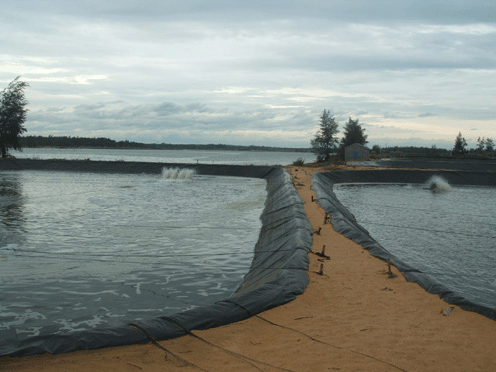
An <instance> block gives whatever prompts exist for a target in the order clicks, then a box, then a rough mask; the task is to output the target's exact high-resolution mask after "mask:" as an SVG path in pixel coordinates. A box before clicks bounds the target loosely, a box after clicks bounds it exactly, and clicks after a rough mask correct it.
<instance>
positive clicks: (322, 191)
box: [312, 170, 496, 320]
mask: <svg viewBox="0 0 496 372" xmlns="http://www.w3.org/2000/svg"><path fill="white" fill-rule="evenodd" d="M434 175H437V176H441V177H443V178H444V179H446V180H447V181H448V182H449V183H450V184H453V185H480V186H495V185H496V173H494V172H487V173H485V172H464V171H453V172H451V171H435V172H434V171H421V170H362V171H335V172H328V173H315V174H313V175H312V189H313V190H314V191H315V194H316V196H317V203H319V205H320V206H321V207H322V208H324V210H325V211H327V213H329V215H331V216H332V225H333V227H334V229H335V230H336V231H337V232H339V233H341V234H343V235H344V236H346V237H347V238H349V239H351V240H353V241H355V242H357V243H358V244H360V245H361V246H363V247H364V248H365V249H367V250H368V251H369V252H370V254H371V255H372V256H375V257H378V258H381V259H383V260H385V261H386V260H391V263H392V264H393V265H394V266H396V267H397V268H398V270H399V271H400V272H401V273H402V274H403V276H404V277H405V279H406V280H407V281H409V282H414V283H418V284H419V285H420V286H421V287H422V288H424V289H425V290H426V291H427V292H429V293H434V294H437V295H439V297H441V298H442V299H444V300H445V301H446V302H448V303H449V304H453V305H458V306H460V307H461V308H463V309H465V310H470V311H474V312H477V313H479V314H482V315H484V316H486V317H488V318H490V319H493V320H496V310H495V309H491V308H489V307H486V306H482V305H478V304H475V303H473V302H471V301H468V300H467V299H465V298H463V297H461V296H459V295H457V294H456V293H454V292H452V291H450V290H449V289H448V288H446V287H445V286H443V285H441V284H439V283H436V282H435V281H434V279H432V278H431V277H430V276H429V275H427V274H424V273H422V272H421V271H419V270H417V269H415V268H413V267H411V266H409V265H408V264H407V263H405V262H403V261H402V260H400V259H399V258H397V257H396V256H394V255H393V254H391V253H390V252H389V251H387V250H386V249H385V248H384V247H383V246H381V245H380V244H379V243H378V242H376V241H375V240H374V239H373V238H372V237H371V236H370V234H369V233H368V231H367V230H366V229H364V228H363V227H362V226H360V225H359V224H358V223H357V221H356V219H355V216H354V215H353V214H352V213H351V212H350V211H348V209H346V207H345V206H344V205H342V204H341V203H340V202H339V200H338V199H337V197H336V195H335V194H334V192H333V185H334V184H336V183H349V182H356V183H366V182H377V183H387V182H390V183H426V182H427V181H428V180H429V178H430V177H432V176H434Z"/></svg>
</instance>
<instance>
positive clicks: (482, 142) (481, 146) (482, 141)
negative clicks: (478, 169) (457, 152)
mask: <svg viewBox="0 0 496 372" xmlns="http://www.w3.org/2000/svg"><path fill="white" fill-rule="evenodd" d="M485 146H486V140H485V139H484V137H482V139H481V138H480V137H479V138H477V152H483V151H484V147H485Z"/></svg>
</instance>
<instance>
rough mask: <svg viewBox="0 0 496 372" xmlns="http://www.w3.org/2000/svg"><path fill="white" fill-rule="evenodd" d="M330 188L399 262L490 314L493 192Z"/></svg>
mask: <svg viewBox="0 0 496 372" xmlns="http://www.w3.org/2000/svg"><path fill="white" fill-rule="evenodd" d="M425 188H426V186H425V185H390V184H388V185H378V184H368V185H363V184H362V185H360V184H354V185H352V184H342V185H335V187H334V191H335V194H336V196H337V197H338V199H339V200H340V201H341V203H343V205H345V206H346V207H347V208H348V209H349V210H350V211H351V212H352V213H353V214H354V215H355V217H356V219H357V221H358V223H359V224H360V225H362V226H363V227H365V228H366V229H367V230H368V231H369V233H370V235H371V236H372V237H373V238H374V239H375V240H376V241H378V242H379V243H380V244H381V245H382V246H383V247H384V248H386V249H387V250H388V251H389V252H391V253H393V254H394V255H395V256H397V257H398V258H400V259H402V260H403V261H404V262H406V263H408V264H410V265H411V266H412V267H414V268H417V269H419V270H421V271H423V272H425V273H427V274H429V275H431V276H432V277H433V278H434V279H435V280H436V281H437V282H439V283H441V284H444V285H445V286H446V287H448V288H449V289H451V290H452V291H454V292H456V293H458V294H460V295H462V296H463V297H465V298H467V299H468V300H471V301H472V302H474V303H478V304H481V305H485V306H488V307H491V308H493V309H496V244H495V241H496V214H495V212H494V207H495V206H496V188H492V187H476V186H468V187H467V186H463V187H461V186H460V187H458V186H451V189H450V190H449V191H444V192H432V191H430V190H428V189H425Z"/></svg>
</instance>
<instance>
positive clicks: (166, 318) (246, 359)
mask: <svg viewBox="0 0 496 372" xmlns="http://www.w3.org/2000/svg"><path fill="white" fill-rule="evenodd" d="M221 302H222V301H221ZM226 302H228V301H226ZM162 319H165V320H168V321H170V322H171V323H173V324H175V325H176V326H178V327H179V328H181V329H182V330H183V331H184V332H186V334H188V335H190V336H192V337H194V338H197V339H198V340H201V341H203V342H205V343H206V344H208V345H210V346H213V347H215V348H217V349H220V350H222V351H224V352H225V353H227V354H230V355H232V356H235V357H236V358H239V359H242V360H244V361H245V362H247V363H249V364H251V365H252V366H253V367H255V368H256V369H258V370H260V371H263V369H261V368H260V367H258V366H256V365H255V364H253V363H252V362H255V363H259V364H262V365H265V366H267V367H271V368H275V369H279V370H281V371H288V372H295V371H293V370H291V369H287V368H281V367H276V366H274V365H271V364H269V363H265V362H261V361H259V360H257V359H254V358H250V357H247V356H246V355H241V354H238V353H236V352H234V351H230V350H227V349H225V348H223V347H222V346H218V345H215V344H214V343H212V342H210V341H208V340H205V339H204V338H202V337H200V336H197V335H195V334H194V333H193V332H191V331H189V330H187V329H185V328H184V327H183V326H182V325H181V324H179V323H178V322H177V321H175V320H174V319H171V318H169V317H162Z"/></svg>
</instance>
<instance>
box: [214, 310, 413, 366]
mask: <svg viewBox="0 0 496 372" xmlns="http://www.w3.org/2000/svg"><path fill="white" fill-rule="evenodd" d="M221 302H230V303H233V304H235V305H237V306H239V307H240V308H242V309H243V310H245V311H246V312H247V313H248V314H249V315H250V316H252V317H256V318H258V319H260V320H262V321H264V322H266V323H269V324H271V325H273V326H276V327H280V328H283V329H287V330H290V331H293V332H296V333H299V334H301V335H303V336H305V337H307V338H309V339H310V340H312V341H314V342H318V343H320V344H323V345H327V346H331V347H333V348H335V349H340V350H343V351H348V352H350V353H354V354H358V355H362V356H364V357H367V358H370V359H374V360H376V361H378V362H381V363H384V364H387V365H389V366H391V367H394V368H396V369H397V370H399V371H402V372H408V371H407V370H405V369H403V368H400V367H398V366H396V365H394V364H392V363H389V362H386V361H385V360H381V359H378V358H376V357H374V356H372V355H368V354H365V353H361V352H359V351H355V350H350V349H344V348H342V347H341V346H336V345H332V344H329V343H327V342H325V341H322V340H319V339H316V338H314V337H312V336H310V335H308V334H306V333H304V332H301V331H299V330H297V329H294V328H291V327H287V326H283V325H281V324H277V323H274V322H272V321H270V320H268V319H265V318H262V317H261V316H260V315H257V314H253V313H252V312H251V311H250V310H248V309H247V308H245V307H244V306H242V305H240V304H238V303H236V302H233V301H230V300H225V301H221Z"/></svg>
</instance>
